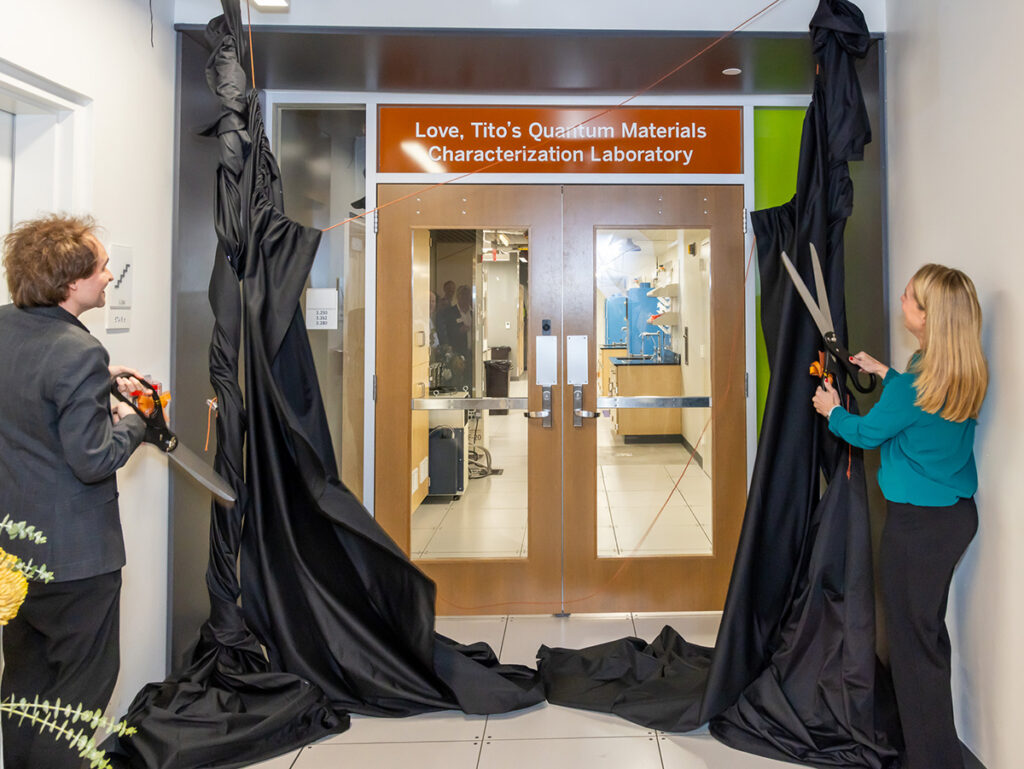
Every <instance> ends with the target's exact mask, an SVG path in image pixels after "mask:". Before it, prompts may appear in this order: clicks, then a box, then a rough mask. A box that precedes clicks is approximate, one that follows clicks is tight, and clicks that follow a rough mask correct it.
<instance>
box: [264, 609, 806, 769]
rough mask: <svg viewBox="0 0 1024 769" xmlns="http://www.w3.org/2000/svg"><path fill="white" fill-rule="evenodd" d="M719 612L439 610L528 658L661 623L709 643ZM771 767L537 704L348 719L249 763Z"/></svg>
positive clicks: (281, 768) (453, 632) (445, 620)
mask: <svg viewBox="0 0 1024 769" xmlns="http://www.w3.org/2000/svg"><path fill="white" fill-rule="evenodd" d="M720 618H721V615H720V614H718V613H701V614H603V615H594V614H591V615H585V614H580V615H575V616H573V617H569V618H558V617H549V616H513V617H465V618H457V617H440V618H438V620H437V629H438V631H439V632H441V633H444V634H445V635H448V636H451V637H453V638H456V639H457V640H459V641H464V642H469V641H480V640H483V641H487V642H488V643H490V644H491V645H492V647H493V648H494V649H495V650H498V652H499V656H500V658H501V660H502V661H503V662H518V663H523V664H529V665H533V664H534V663H535V659H534V655H535V653H536V651H537V647H538V646H540V644H542V643H543V644H547V645H549V646H569V647H580V646H586V645H589V644H595V643H601V642H603V641H609V640H613V639H615V638H621V637H622V636H626V635H639V636H641V637H643V638H646V639H648V640H650V639H651V638H653V637H654V635H656V634H657V633H658V631H660V630H661V628H662V626H663V625H665V624H669V625H672V626H673V627H675V628H676V629H677V630H679V631H680V633H682V634H683V635H684V636H685V637H686V638H687V639H688V640H691V641H694V642H696V643H701V644H711V643H713V642H714V639H715V634H716V633H717V631H718V622H719V620H720ZM577 766H585V767H587V769H605V768H607V769H772V768H773V767H776V768H781V767H786V766H795V764H786V763H782V762H779V761H772V760H770V759H765V758H759V757H757V756H751V755H748V754H746V753H740V752H738V751H735V750H732V749H731V748H728V747H726V746H724V745H722V744H721V743H719V742H717V741H716V740H714V739H713V738H712V737H711V736H710V735H708V734H707V733H706V732H703V733H702V732H701V731H698V732H697V733H690V734H666V733H662V732H657V731H655V730H653V729H647V728H645V727H642V726H637V725H636V724H632V723H629V722H628V721H624V720H622V719H620V718H617V717H615V716H609V715H605V714H601V713H589V712H586V711H582V710H573V709H570V708H562V707H557V706H554V705H547V704H541V705H538V706H536V707H533V708H530V709H529V710H525V711H520V712H517V713H508V714H505V715H499V716H466V715H463V714H462V713H451V712H445V713H429V714H426V715H421V716H414V717H412V718H402V719H387V718H365V717H360V716H353V718H352V727H351V728H350V729H349V730H348V731H347V732H345V733H343V734H339V735H337V736H335V737H331V738H328V739H325V740H322V741H321V742H318V743H316V744H314V745H309V746H307V747H305V748H302V749H301V750H296V751H292V752H290V753H288V754H286V755H283V756H279V757H277V758H275V759H272V760H270V761H265V762H263V763H260V764H255V765H253V766H252V767H250V769H339V768H340V767H372V768H373V769H522V768H523V767H529V769H564V768H565V767H577Z"/></svg>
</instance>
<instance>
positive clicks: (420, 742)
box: [318, 737, 484, 748]
mask: <svg viewBox="0 0 1024 769" xmlns="http://www.w3.org/2000/svg"><path fill="white" fill-rule="evenodd" d="M483 739H484V738H483V737H475V738H472V739H470V738H466V739H457V740H430V739H419V740H402V739H390V740H345V741H343V742H324V743H321V744H320V745H319V746H318V747H323V748H344V747H346V746H348V745H460V744H466V743H477V742H482V741H483Z"/></svg>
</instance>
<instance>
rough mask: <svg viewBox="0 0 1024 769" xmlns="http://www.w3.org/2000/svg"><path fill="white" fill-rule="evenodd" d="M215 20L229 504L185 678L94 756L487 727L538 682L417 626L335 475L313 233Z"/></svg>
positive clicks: (218, 513) (149, 692)
mask: <svg viewBox="0 0 1024 769" xmlns="http://www.w3.org/2000/svg"><path fill="white" fill-rule="evenodd" d="M223 6H224V16H221V17H218V18H216V19H214V20H213V21H211V22H210V25H209V27H208V29H207V38H208V41H209V43H210V45H211V48H212V51H213V52H212V54H211V57H210V59H209V63H208V65H207V80H208V82H209V84H210V87H211V89H212V90H213V91H214V92H215V93H216V94H217V95H218V97H219V98H220V101H221V107H222V111H221V114H220V116H219V117H218V119H217V121H216V122H215V123H214V124H213V125H212V126H211V127H210V128H209V129H208V130H207V133H208V135H214V136H216V137H217V139H218V141H219V142H220V147H221V156H220V165H219V167H218V169H217V209H216V215H215V226H216V230H217V237H218V244H219V245H218V252H217V257H216V262H215V266H214V270H213V276H212V279H211V282H210V302H211V305H212V308H213V311H214V316H215V328H214V334H213V340H212V342H211V345H210V378H211V382H212V384H213V387H214V390H215V392H216V394H217V398H218V419H217V439H218V447H217V457H216V461H215V467H216V469H217V470H218V471H219V472H220V473H221V474H222V475H223V476H224V477H225V478H227V479H228V480H229V481H230V482H231V484H232V486H233V487H234V489H235V491H236V493H237V496H238V502H237V504H236V505H235V506H234V508H232V509H225V508H223V507H221V506H219V505H217V504H214V505H213V511H212V517H211V527H210V561H209V567H208V571H207V586H208V589H209V592H210V601H211V613H210V618H209V619H208V620H207V622H206V623H205V624H204V626H203V628H202V630H201V633H200V638H199V639H198V641H197V643H196V645H195V647H194V649H193V650H192V653H191V657H190V661H189V663H188V664H187V665H186V666H185V669H183V670H180V671H175V673H174V674H172V675H171V676H170V677H168V679H167V680H166V681H164V682H162V683H156V684H150V685H148V686H147V687H145V688H144V689H143V690H142V691H141V692H140V693H139V694H138V696H137V697H136V698H135V701H134V702H133V703H132V705H131V707H130V708H129V711H128V714H127V716H126V720H127V721H128V723H129V724H130V725H131V726H133V727H135V728H136V729H137V730H138V733H137V734H135V735H133V736H129V737H125V738H122V739H120V740H117V739H113V740H111V741H108V743H107V744H106V745H105V747H107V748H108V749H110V750H111V751H112V758H113V760H114V762H115V763H116V764H117V765H119V766H130V767H138V768H142V767H145V768H146V769H199V767H222V768H226V767H241V766H246V765H248V764H251V763H253V762H255V761H259V760H263V759H267V758H271V757H273V756H276V755H280V754H282V753H285V752H287V751H289V750H293V749H295V748H296V747H299V746H301V745H304V744H307V743H309V742H312V741H314V740H316V739H319V738H321V737H324V736H326V735H329V734H333V733H337V732H341V731H344V730H345V729H346V728H348V725H349V716H348V712H349V711H351V712H356V713H365V714H373V715H386V716H406V715H411V714H414V713H420V712H424V711H430V710H439V709H457V710H463V711H465V712H466V713H480V714H482V713H504V712H507V711H509V710H514V709H517V708H523V707H527V706H530V705H534V704H536V703H538V702H541V701H542V700H543V693H542V691H541V687H540V684H539V681H538V677H537V673H536V671H534V670H532V669H530V668H527V667H523V666H518V665H501V664H499V663H498V660H497V658H496V656H495V654H494V652H493V651H492V650H491V649H490V648H489V647H488V646H486V644H482V643H481V644H473V645H470V646H464V645H460V644H457V643H455V642H454V641H452V640H450V639H448V638H445V637H444V636H440V635H437V634H436V633H435V632H434V599H435V587H434V584H433V582H432V581H431V580H430V579H429V578H428V577H427V576H426V575H424V574H423V573H422V572H421V571H420V570H419V569H417V568H416V567H415V566H414V565H413V564H412V563H411V562H410V561H409V559H408V558H407V557H406V556H405V555H404V554H403V553H402V551H401V550H400V549H399V548H398V547H397V546H396V545H395V543H394V542H393V541H392V540H391V539H390V538H389V537H388V535H387V534H386V533H385V532H384V531H383V530H382V529H381V528H380V526H379V525H378V524H377V523H376V522H375V521H374V520H373V518H372V517H371V516H370V514H369V513H368V512H367V510H366V509H365V508H364V507H363V506H362V505H361V504H360V503H359V501H358V500H357V499H355V497H353V496H352V495H351V494H350V493H349V491H348V490H347V489H346V488H345V487H344V486H343V485H342V484H341V482H340V481H339V479H338V477H337V464H336V462H335V457H334V453H333V448H332V445H331V440H330V434H329V431H328V427H327V420H326V416H325V412H324V405H323V401H322V398H321V394H320V391H319V389H318V384H317V376H316V370H315V368H314V364H313V357H312V353H311V351H310V346H309V339H308V336H307V334H306V330H305V327H304V324H303V321H302V315H301V312H300V306H299V303H300V298H301V294H302V291H303V290H304V288H305V285H306V280H307V276H308V274H309V271H310V268H311V266H312V263H313V258H314V256H315V254H316V250H317V246H318V245H319V242H320V238H321V233H320V231H319V230H315V229H311V228H308V227H304V226H302V225H300V224H298V223H296V222H294V221H292V220H290V219H289V218H288V217H287V216H285V214H284V207H283V202H282V195H281V180H280V175H279V171H278V167H277V163H276V161H275V160H274V158H273V155H272V154H271V152H270V148H269V144H268V142H267V138H266V135H265V133H264V127H263V117H262V113H261V109H260V104H259V100H258V97H257V94H256V92H255V91H254V90H248V91H247V87H246V78H245V73H244V71H243V70H242V66H241V64H240V61H241V60H243V59H244V52H245V47H244V46H245V43H244V39H243V37H242V35H241V34H240V33H241V30H242V27H241V22H240V16H239V5H238V0H223ZM240 361H241V362H243V363H244V365H242V366H240ZM240 369H241V373H242V377H243V381H244V394H245V397H244V399H243V388H242V387H240V385H239V372H240ZM239 556H240V561H239ZM236 562H238V563H240V573H241V581H240V582H239V580H238V579H237V578H236ZM239 597H240V598H241V605H239V602H238V599H239ZM261 646H262V647H263V648H265V650H266V656H265V655H264V653H263V648H261Z"/></svg>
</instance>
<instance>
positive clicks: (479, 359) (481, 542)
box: [411, 228, 530, 559]
mask: <svg viewBox="0 0 1024 769" xmlns="http://www.w3.org/2000/svg"><path fill="white" fill-rule="evenodd" d="M528 240H529V239H528V233H527V232H526V231H525V230H522V229H513V228H495V229H482V230H464V229H417V230H414V231H413V244H412V246H413V287H412V290H413V301H412V310H413V313H412V317H413V395H414V397H419V398H438V399H440V398H446V399H452V398H454V399H471V398H496V397H497V398H505V397H512V398H525V397H526V395H527V371H526V364H527V355H526V346H525V345H526V339H525V330H526V328H527V308H528V307H529V286H530V283H529V242H528ZM452 405H453V406H457V403H453V404H452ZM523 416H524V412H523V411H522V410H514V409H513V410H508V409H493V408H490V409H489V408H476V409H475V408H469V409H465V408H452V409H441V410H437V409H432V410H414V411H413V413H412V447H413V464H414V465H416V464H417V461H418V462H419V465H418V466H419V467H420V471H419V479H418V483H417V482H414V484H413V486H414V489H416V490H415V491H414V494H413V499H412V506H411V511H412V521H411V554H412V556H413V558H420V559H430V558H526V557H527V528H528V522H527V521H528V504H527V502H528V500H527V428H528V422H527V420H526V419H524V418H523ZM424 479H426V480H425V481H424ZM417 486H418V488H417Z"/></svg>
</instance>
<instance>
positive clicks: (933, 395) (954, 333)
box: [910, 264, 988, 422]
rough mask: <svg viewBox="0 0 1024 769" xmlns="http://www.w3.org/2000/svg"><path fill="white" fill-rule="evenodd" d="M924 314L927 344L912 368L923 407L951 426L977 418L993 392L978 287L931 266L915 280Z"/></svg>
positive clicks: (957, 274)
mask: <svg viewBox="0 0 1024 769" xmlns="http://www.w3.org/2000/svg"><path fill="white" fill-rule="evenodd" d="M910 282H911V285H912V286H913V289H914V299H915V300H916V301H917V305H918V307H920V308H921V309H922V310H923V311H924V313H925V322H924V345H923V347H922V349H921V350H920V356H919V357H918V358H917V360H916V361H914V363H913V364H912V365H911V366H910V368H911V370H912V371H914V372H915V373H916V374H917V380H916V382H915V385H914V386H915V388H916V389H917V400H916V401H915V405H917V406H920V407H921V408H922V409H923V410H924V411H927V412H928V413H929V414H936V413H938V414H939V416H941V417H942V418H943V419H948V420H949V421H951V422H962V421H964V420H965V419H967V418H968V417H970V418H972V419H977V418H978V411H979V410H980V409H981V402H982V401H983V400H985V391H986V390H987V389H988V364H987V363H986V362H985V354H984V352H982V349H981V305H980V304H978V294H977V292H976V291H975V290H974V283H972V282H971V279H970V278H968V277H967V276H966V275H965V274H964V273H962V272H960V270H955V269H953V268H951V267H943V266H942V265H938V264H926V265H925V266H924V267H922V268H921V269H919V270H918V271H917V272H916V273H914V277H913V278H912V279H911V281H910Z"/></svg>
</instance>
